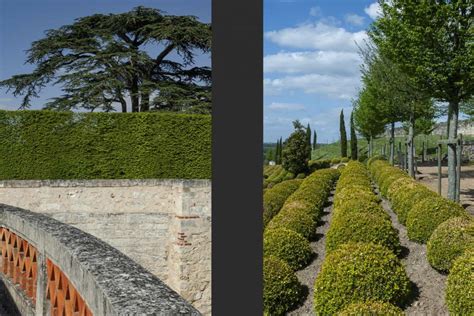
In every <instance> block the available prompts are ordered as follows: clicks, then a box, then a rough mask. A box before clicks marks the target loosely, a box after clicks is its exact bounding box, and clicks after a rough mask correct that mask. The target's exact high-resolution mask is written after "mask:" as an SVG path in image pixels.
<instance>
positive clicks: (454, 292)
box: [446, 251, 474, 315]
mask: <svg viewBox="0 0 474 316" xmlns="http://www.w3.org/2000/svg"><path fill="white" fill-rule="evenodd" d="M446 305H448V310H449V312H450V313H451V315H473V314H474V251H466V253H464V255H462V256H461V257H459V258H458V259H456V260H455V261H454V264H453V267H452V268H451V271H450V273H449V275H448V280H447V282H446Z"/></svg>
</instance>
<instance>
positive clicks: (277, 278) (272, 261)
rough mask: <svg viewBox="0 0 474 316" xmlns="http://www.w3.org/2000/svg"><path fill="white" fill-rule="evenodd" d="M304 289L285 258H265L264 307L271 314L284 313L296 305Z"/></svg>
mask: <svg viewBox="0 0 474 316" xmlns="http://www.w3.org/2000/svg"><path fill="white" fill-rule="evenodd" d="M302 295H303V289H302V286H301V284H300V283H299V281H298V279H297V278H296V275H295V274H294V272H293V270H292V269H291V268H290V266H289V265H288V264H287V263H286V262H285V261H283V260H281V259H279V258H276V257H273V256H268V257H264V258H263V308H264V311H265V313H267V314H269V315H283V314H284V313H285V312H286V311H288V310H290V309H291V308H292V307H294V306H295V305H296V304H297V303H298V302H299V301H300V300H301V297H302Z"/></svg>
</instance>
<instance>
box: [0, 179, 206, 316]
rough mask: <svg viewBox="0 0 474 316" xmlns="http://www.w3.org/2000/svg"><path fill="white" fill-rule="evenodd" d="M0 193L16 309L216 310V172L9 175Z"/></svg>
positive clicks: (5, 262)
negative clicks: (211, 176)
mask: <svg viewBox="0 0 474 316" xmlns="http://www.w3.org/2000/svg"><path fill="white" fill-rule="evenodd" d="M0 202H1V203H5V204H8V205H13V206H14V207H13V206H7V205H1V207H0V227H1V228H0V236H1V242H2V243H1V244H0V245H1V250H2V259H1V261H0V277H1V279H0V280H1V281H2V282H0V296H1V295H2V293H3V294H4V295H3V296H4V297H9V301H10V304H8V306H10V307H9V308H10V310H9V312H8V313H7V315H15V314H14V312H19V313H20V314H22V315H33V314H36V315H48V311H51V312H52V311H54V310H53V308H55V309H58V311H59V310H60V309H62V310H63V311H66V314H61V313H60V312H59V313H52V314H51V315H91V314H93V315H175V314H178V315H179V314H180V313H181V314H184V315H195V314H199V313H201V314H203V315H210V310H211V182H210V181H208V180H157V179H149V180H67V181H66V180H52V181H39V180H38V181H36V180H34V181H33V180H8V181H0ZM17 207H18V208H17ZM20 208H23V209H20ZM25 209H27V210H25ZM177 293H178V294H177ZM56 300H57V301H56ZM0 301H2V299H0ZM0 305H1V304H0ZM13 305H14V306H16V309H17V310H16V311H12V310H11V306H13ZM70 310H76V312H80V313H79V314H73V313H72V312H71V313H70V312H69V311H70ZM0 316H2V310H1V307H0Z"/></svg>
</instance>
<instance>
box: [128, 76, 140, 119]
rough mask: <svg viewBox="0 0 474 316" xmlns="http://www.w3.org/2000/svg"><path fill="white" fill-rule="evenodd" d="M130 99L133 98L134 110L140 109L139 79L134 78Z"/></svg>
mask: <svg viewBox="0 0 474 316" xmlns="http://www.w3.org/2000/svg"><path fill="white" fill-rule="evenodd" d="M130 92H131V93H130V99H131V100H132V112H139V111H140V95H139V92H138V79H137V78H133V81H132V87H131V89H130Z"/></svg>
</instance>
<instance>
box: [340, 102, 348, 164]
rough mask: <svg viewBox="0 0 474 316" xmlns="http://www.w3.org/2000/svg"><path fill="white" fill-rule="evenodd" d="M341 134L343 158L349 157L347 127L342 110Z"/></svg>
mask: <svg viewBox="0 0 474 316" xmlns="http://www.w3.org/2000/svg"><path fill="white" fill-rule="evenodd" d="M339 132H340V134H341V157H347V135H346V125H345V123H344V110H341V115H340V117H339Z"/></svg>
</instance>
